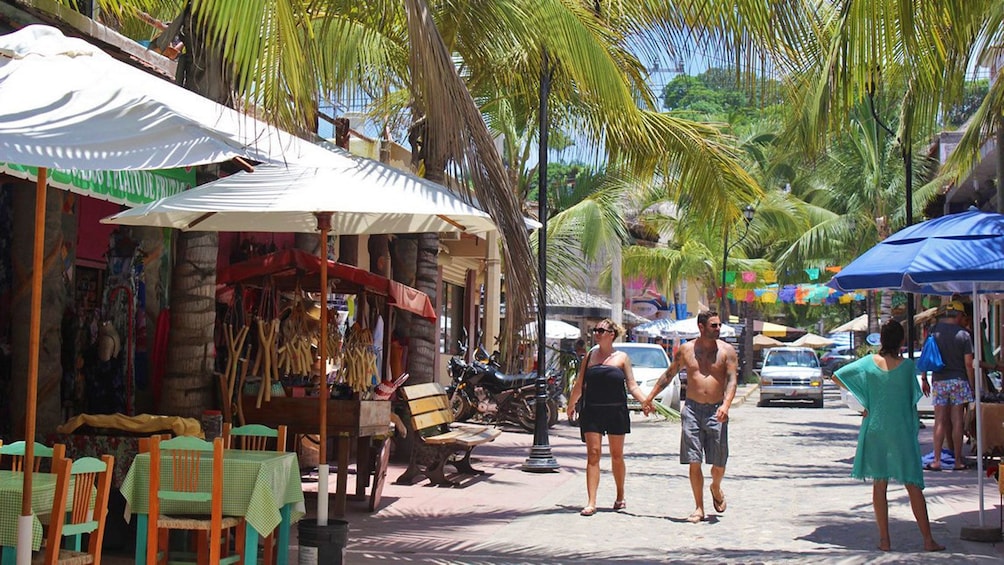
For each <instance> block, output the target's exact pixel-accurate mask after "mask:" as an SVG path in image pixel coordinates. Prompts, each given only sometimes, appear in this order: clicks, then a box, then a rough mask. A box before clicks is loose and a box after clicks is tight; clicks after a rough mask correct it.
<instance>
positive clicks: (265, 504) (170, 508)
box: [50, 449, 305, 536]
mask: <svg viewBox="0 0 1004 565" xmlns="http://www.w3.org/2000/svg"><path fill="white" fill-rule="evenodd" d="M160 472H161V484H170V481H171V480H172V476H171V470H170V456H169V455H167V454H164V453H162V454H161V467H160ZM211 481H212V456H211V454H210V456H209V457H203V459H202V464H201V468H200V470H199V490H201V491H205V492H210V491H211V490H212V489H211ZM149 484H150V454H149V453H141V454H139V455H137V456H136V458H135V459H133V463H132V466H130V467H129V472H128V473H126V477H125V480H124V481H122V488H121V490H122V496H124V497H125V499H126V502H127V503H128V504H129V512H131V513H136V514H146V513H147V511H148V509H149V499H148V498H147V497H148V494H149ZM50 501H51V498H50ZM287 504H290V505H292V511H291V518H292V521H293V522H296V521H297V520H299V519H300V518H302V517H303V514H304V509H305V507H304V504H303V487H302V485H301V484H300V464H299V461H298V460H297V458H296V454H295V453H276V452H271V451H239V450H229V449H228V450H226V451H224V452H223V515H224V516H237V517H243V518H245V519H247V522H248V524H250V525H251V527H253V528H254V529H255V530H256V531H257V532H258V533H259V534H261V535H263V536H265V535H268V534H270V533H272V530H274V529H275V527H276V526H278V525H279V522H280V521H281V516H280V514H279V509H280V508H282V507H283V506H285V505H287ZM160 511H161V514H168V515H169V514H172V513H176V514H188V515H192V514H195V515H201V514H205V515H209V503H204V504H193V503H184V504H179V503H168V502H163V501H162V502H161V505H160Z"/></svg>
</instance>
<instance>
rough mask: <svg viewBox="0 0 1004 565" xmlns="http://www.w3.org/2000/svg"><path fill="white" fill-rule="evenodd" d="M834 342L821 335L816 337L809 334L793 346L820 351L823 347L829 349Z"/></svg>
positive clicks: (793, 343) (797, 340)
mask: <svg viewBox="0 0 1004 565" xmlns="http://www.w3.org/2000/svg"><path fill="white" fill-rule="evenodd" d="M833 343H834V342H833V340H832V339H830V338H828V337H823V336H821V335H816V334H814V333H811V332H810V333H807V334H805V335H803V336H802V337H800V338H798V339H796V340H795V341H793V342H792V343H791V344H792V345H797V346H799V347H809V348H812V349H820V348H822V347H829V346H831V345H833Z"/></svg>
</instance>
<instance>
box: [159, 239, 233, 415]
mask: <svg viewBox="0 0 1004 565" xmlns="http://www.w3.org/2000/svg"><path fill="white" fill-rule="evenodd" d="M218 250H219V243H218V237H217V235H216V233H210V232H181V233H179V234H178V240H177V256H178V261H177V262H176V263H175V266H174V272H173V275H172V279H171V333H170V336H169V338H168V344H167V347H168V351H169V354H168V356H167V366H166V367H165V370H164V382H163V393H162V395H161V405H160V407H159V410H160V412H161V413H163V414H172V415H178V416H190V417H198V416H199V415H201V414H202V411H203V410H205V409H206V408H208V407H209V406H210V405H211V404H213V400H214V398H215V388H214V386H213V383H214V379H213V365H214V358H215V354H216V352H215V349H214V345H213V329H214V324H215V321H216V255H217V253H218Z"/></svg>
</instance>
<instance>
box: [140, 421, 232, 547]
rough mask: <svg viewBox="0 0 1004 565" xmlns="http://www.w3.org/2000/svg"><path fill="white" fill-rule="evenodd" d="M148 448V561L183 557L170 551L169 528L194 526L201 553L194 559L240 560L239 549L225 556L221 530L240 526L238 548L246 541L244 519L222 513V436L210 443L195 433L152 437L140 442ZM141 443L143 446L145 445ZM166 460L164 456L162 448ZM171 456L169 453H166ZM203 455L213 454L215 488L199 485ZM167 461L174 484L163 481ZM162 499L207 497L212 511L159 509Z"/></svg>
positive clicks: (184, 500)
mask: <svg viewBox="0 0 1004 565" xmlns="http://www.w3.org/2000/svg"><path fill="white" fill-rule="evenodd" d="M144 444H145V447H147V449H148V451H149V453H150V492H149V504H150V507H149V520H148V522H147V557H146V562H147V563H148V564H151V565H152V564H155V563H165V562H167V561H168V560H169V561H170V562H171V563H181V562H184V561H179V560H178V559H177V558H176V557H175V556H173V555H172V556H170V558H169V557H168V546H167V536H168V532H169V531H170V530H193V531H196V532H198V538H197V539H198V541H197V544H196V550H197V551H196V553H197V556H187V557H188V558H192V557H197V560H194V559H193V560H192V561H189V562H191V563H212V564H220V565H228V564H230V563H240V562H242V561H243V556H242V555H240V553H238V554H236V555H230V556H226V557H222V556H221V553H222V551H221V549H222V547H221V544H220V543H219V540H220V539H221V538H222V533H223V530H225V529H227V530H228V529H230V528H235V529H236V530H237V532H236V536H237V542H238V543H237V548H238V552H240V551H242V550H243V547H244V520H243V519H242V518H235V517H230V516H224V515H223V439H222V438H216V439H215V440H214V441H213V442H212V443H210V442H208V441H204V440H201V439H199V438H194V437H186V436H181V437H176V438H173V439H169V440H166V441H161V439H160V438H159V437H152V438H149V439H147V440H145V441H144V442H142V443H141V446H143V445H144ZM141 449H142V447H141ZM162 453H163V454H164V460H163V461H162V460H161V454H162ZM168 456H169V457H168ZM203 457H211V458H212V477H211V484H212V486H211V488H210V490H209V492H206V491H205V490H204V488H200V486H199V475H200V471H201V464H202V458H203ZM162 464H166V466H167V470H168V471H169V473H170V477H171V481H170V484H166V485H164V484H161V483H162V481H161V476H162V473H161V470H162V469H161V468H162ZM161 503H181V504H185V503H188V504H192V503H209V505H210V515H209V518H206V516H205V515H184V514H175V513H172V515H166V514H164V513H162V512H161V511H160V507H161Z"/></svg>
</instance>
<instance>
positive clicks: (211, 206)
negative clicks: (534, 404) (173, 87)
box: [102, 157, 496, 234]
mask: <svg viewBox="0 0 1004 565" xmlns="http://www.w3.org/2000/svg"><path fill="white" fill-rule="evenodd" d="M318 212H332V213H333V216H332V218H331V231H332V232H333V233H335V234H367V233H421V232H456V231H462V232H465V233H484V232H489V231H494V230H495V229H496V228H495V224H494V223H493V222H492V220H491V217H489V216H488V214H487V213H485V212H483V211H481V210H479V209H477V208H475V207H474V206H471V205H470V204H467V203H466V202H464V201H463V200H461V199H460V198H458V197H457V196H455V195H454V194H452V193H451V192H449V191H448V190H446V189H445V188H443V187H442V186H440V185H438V184H435V183H433V182H429V181H427V180H425V179H422V178H419V177H417V176H415V175H411V174H408V173H402V172H400V171H397V170H395V169H392V168H390V167H388V166H387V165H384V164H382V163H378V162H376V161H372V160H369V159H362V158H356V157H351V158H346V159H342V160H341V161H339V162H338V163H336V164H334V165H332V166H329V167H323V168H318V167H295V166H290V167H283V166H279V165H260V166H258V167H256V168H255V170H254V172H250V173H249V172H245V171H241V172H239V173H236V174H234V175H231V176H229V177H225V178H222V179H219V180H216V181H213V182H210V183H207V184H204V185H201V186H197V187H195V188H193V189H191V190H186V191H185V192H182V193H181V194H176V195H174V196H170V197H168V198H163V199H161V200H158V201H156V202H152V203H150V204H147V205H145V206H141V207H138V208H132V209H130V210H125V211H123V212H120V213H118V214H116V215H114V216H112V217H110V218H106V219H104V220H102V222H104V223H111V224H122V225H131V226H156V227H166V228H176V229H180V230H198V231H251V230H254V231H275V232H304V233H309V232H316V231H317V218H316V213H318Z"/></svg>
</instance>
